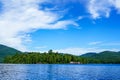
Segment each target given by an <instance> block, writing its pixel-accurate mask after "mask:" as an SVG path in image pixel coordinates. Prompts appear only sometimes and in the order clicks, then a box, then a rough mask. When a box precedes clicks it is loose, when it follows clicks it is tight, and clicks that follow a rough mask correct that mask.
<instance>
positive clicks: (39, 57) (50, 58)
mask: <svg viewBox="0 0 120 80" xmlns="http://www.w3.org/2000/svg"><path fill="white" fill-rule="evenodd" d="M4 62H5V63H18V64H20V63H22V64H38V63H40V64H41V63H42V64H46V63H47V64H59V63H60V64H65V63H71V62H75V63H82V64H91V63H93V64H94V63H100V64H101V63H102V64H103V63H105V64H108V63H109V64H118V63H120V52H112V51H104V52H101V53H87V54H84V55H81V56H75V55H70V54H63V53H58V52H53V51H52V50H50V51H48V52H47V53H46V52H45V53H37V52H28V53H23V54H15V55H14V56H8V57H6V58H5V60H4Z"/></svg>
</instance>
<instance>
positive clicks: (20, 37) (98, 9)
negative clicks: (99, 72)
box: [0, 0, 120, 52]
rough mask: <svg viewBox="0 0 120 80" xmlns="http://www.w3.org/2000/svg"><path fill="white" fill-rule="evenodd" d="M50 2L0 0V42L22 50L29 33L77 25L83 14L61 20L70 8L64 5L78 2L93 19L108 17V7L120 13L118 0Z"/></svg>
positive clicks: (60, 0)
mask: <svg viewBox="0 0 120 80" xmlns="http://www.w3.org/2000/svg"><path fill="white" fill-rule="evenodd" d="M53 1H54V0H51V1H50V0H0V43H1V44H5V45H8V46H11V47H14V48H16V49H19V50H22V51H26V50H27V48H26V45H25V43H29V42H31V41H32V40H31V35H30V33H34V32H35V31H37V30H40V29H51V30H53V29H54V30H55V29H67V28H68V27H69V26H70V25H72V26H75V27H79V26H80V24H79V23H78V22H77V20H81V19H83V18H84V17H82V15H79V17H78V18H76V19H77V20H76V19H75V18H69V19H65V16H66V15H68V14H69V10H70V9H71V8H69V7H66V5H67V4H69V5H70V4H74V3H80V4H79V5H81V6H84V9H86V14H85V15H84V16H88V17H87V18H91V19H93V20H97V19H100V18H102V17H105V18H109V16H110V13H111V11H112V10H116V13H117V14H120V0H86V1H84V0H69V1H68V0H56V1H54V3H53ZM71 6H72V5H71ZM78 12H79V11H78ZM80 16H81V17H80ZM73 17H74V16H73ZM80 27H81V26H80ZM94 44H95V43H94ZM66 51H68V49H67V50H66ZM78 51H79V50H78ZM68 52H69V51H68Z"/></svg>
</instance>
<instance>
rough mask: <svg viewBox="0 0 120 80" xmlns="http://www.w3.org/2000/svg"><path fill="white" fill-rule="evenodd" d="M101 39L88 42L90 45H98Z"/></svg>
mask: <svg viewBox="0 0 120 80" xmlns="http://www.w3.org/2000/svg"><path fill="white" fill-rule="evenodd" d="M101 43H102V42H101V41H95V42H90V43H88V45H97V44H101Z"/></svg>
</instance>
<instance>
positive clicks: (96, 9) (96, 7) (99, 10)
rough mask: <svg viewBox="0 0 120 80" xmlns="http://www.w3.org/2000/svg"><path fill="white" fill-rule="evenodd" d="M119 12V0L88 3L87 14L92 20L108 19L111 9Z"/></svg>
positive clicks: (101, 0) (100, 0) (95, 0)
mask: <svg viewBox="0 0 120 80" xmlns="http://www.w3.org/2000/svg"><path fill="white" fill-rule="evenodd" d="M113 7H114V8H115V9H117V10H118V11H120V0H90V1H89V3H88V12H89V13H90V14H91V15H92V18H93V19H97V18H101V17H107V18H108V17H109V16H110V12H111V10H112V8H113Z"/></svg>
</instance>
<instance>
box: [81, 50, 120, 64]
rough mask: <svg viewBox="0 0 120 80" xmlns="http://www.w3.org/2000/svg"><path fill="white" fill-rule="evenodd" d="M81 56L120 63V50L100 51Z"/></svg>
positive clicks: (103, 61) (104, 61)
mask: <svg viewBox="0 0 120 80" xmlns="http://www.w3.org/2000/svg"><path fill="white" fill-rule="evenodd" d="M81 57H84V58H89V59H94V60H98V61H100V62H101V63H120V52H114V51H103V52H100V53H86V54H83V55H81Z"/></svg>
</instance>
